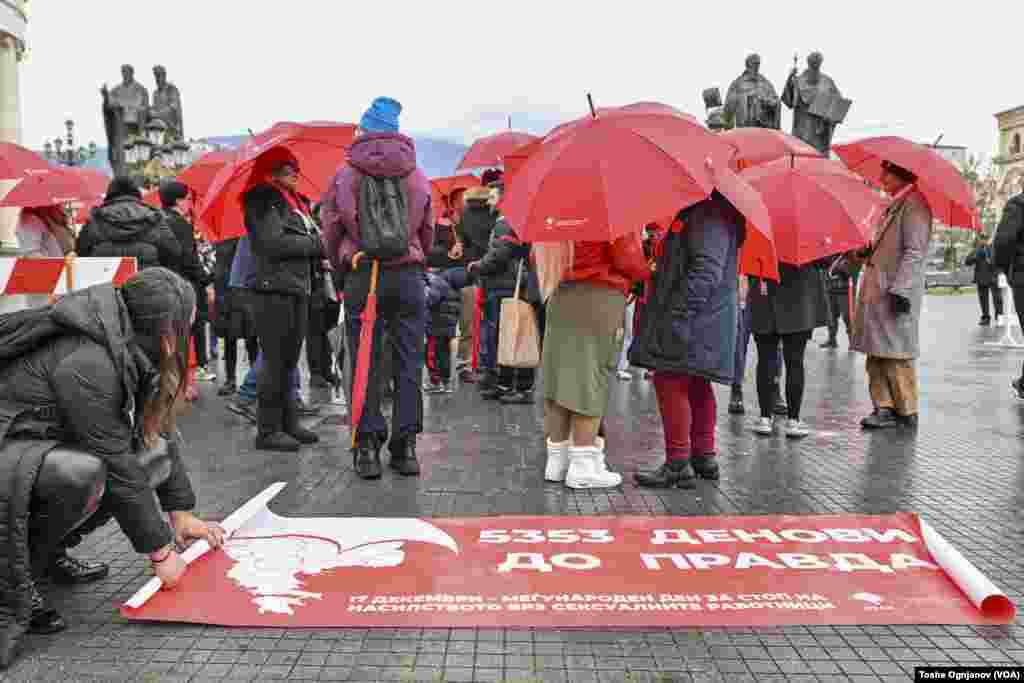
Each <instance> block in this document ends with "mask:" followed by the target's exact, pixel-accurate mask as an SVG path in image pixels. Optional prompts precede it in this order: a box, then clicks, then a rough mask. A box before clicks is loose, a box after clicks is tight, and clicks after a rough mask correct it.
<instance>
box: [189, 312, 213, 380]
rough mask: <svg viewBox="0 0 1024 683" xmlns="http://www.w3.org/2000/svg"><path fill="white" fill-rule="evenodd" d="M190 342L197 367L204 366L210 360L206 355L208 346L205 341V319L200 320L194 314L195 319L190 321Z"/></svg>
mask: <svg viewBox="0 0 1024 683" xmlns="http://www.w3.org/2000/svg"><path fill="white" fill-rule="evenodd" d="M192 343H193V345H194V346H195V349H196V362H197V363H198V364H199V367H201V368H205V367H206V366H207V364H208V363H209V362H210V359H209V357H208V353H209V348H210V347H209V346H207V341H206V320H205V319H204V320H200V318H199V316H198V315H197V316H196V321H195V322H194V323H192Z"/></svg>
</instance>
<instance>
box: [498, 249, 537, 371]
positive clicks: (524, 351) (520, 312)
mask: <svg viewBox="0 0 1024 683" xmlns="http://www.w3.org/2000/svg"><path fill="white" fill-rule="evenodd" d="M524 260H525V259H520V261H519V269H518V271H517V273H516V290H515V293H514V294H513V295H512V298H511V299H502V301H501V321H500V324H499V330H498V365H504V366H505V367H507V368H536V367H538V366H539V365H540V332H539V330H538V329H537V316H536V315H535V314H534V312H533V306H531V305H530V304H529V303H527V302H526V301H522V300H521V299H520V298H519V287H520V285H521V283H522V280H523V261H524Z"/></svg>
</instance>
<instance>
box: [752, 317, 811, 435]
mask: <svg viewBox="0 0 1024 683" xmlns="http://www.w3.org/2000/svg"><path fill="white" fill-rule="evenodd" d="M810 339H811V333H810V332H795V333H793V334H755V335H754V341H755V342H756V343H757V400H758V403H759V404H760V406H761V417H771V416H772V410H773V409H774V408H775V394H776V392H775V385H776V382H777V381H778V380H777V378H778V376H779V373H780V372H781V370H782V369H781V368H779V367H778V363H779V352H778V348H779V341H780V340H781V342H782V359H783V362H784V363H785V364H786V404H787V406H788V407H789V418H790V419H791V420H799V419H800V404H801V403H802V402H803V400H804V350H805V349H806V348H807V342H808V341H810Z"/></svg>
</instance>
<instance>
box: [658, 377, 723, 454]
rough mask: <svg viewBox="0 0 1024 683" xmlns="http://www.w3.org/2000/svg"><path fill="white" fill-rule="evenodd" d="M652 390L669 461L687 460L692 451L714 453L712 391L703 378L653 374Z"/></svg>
mask: <svg viewBox="0 0 1024 683" xmlns="http://www.w3.org/2000/svg"><path fill="white" fill-rule="evenodd" d="M654 391H655V393H656V394H657V396H658V411H659V412H660V413H661V421H662V425H663V427H664V430H665V454H666V458H667V459H668V460H686V459H688V458H689V457H690V454H691V453H696V454H698V455H713V454H714V453H715V413H716V406H715V393H714V391H712V389H711V382H709V381H708V380H706V379H704V378H703V377H694V376H693V375H684V374H682V373H669V372H656V373H654Z"/></svg>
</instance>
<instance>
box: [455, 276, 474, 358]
mask: <svg viewBox="0 0 1024 683" xmlns="http://www.w3.org/2000/svg"><path fill="white" fill-rule="evenodd" d="M476 290H477V287H463V288H462V319H461V320H459V360H460V361H464V362H466V363H468V362H470V361H472V360H473V319H474V318H475V317H476Z"/></svg>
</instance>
